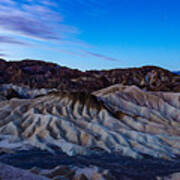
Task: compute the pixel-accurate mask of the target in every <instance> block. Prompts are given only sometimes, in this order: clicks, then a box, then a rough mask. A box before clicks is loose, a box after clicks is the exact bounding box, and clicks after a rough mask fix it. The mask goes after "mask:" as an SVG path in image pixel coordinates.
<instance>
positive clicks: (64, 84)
mask: <svg viewBox="0 0 180 180" xmlns="http://www.w3.org/2000/svg"><path fill="white" fill-rule="evenodd" d="M0 77H1V78H0V84H10V83H12V84H14V85H21V86H28V87H31V88H57V89H59V90H62V91H83V92H93V91H96V90H100V89H103V88H106V87H108V86H111V85H114V84H122V85H136V86H138V87H139V88H141V89H145V90H150V91H174V92H180V76H178V75H177V74H176V73H172V72H170V71H168V70H165V69H162V68H160V67H156V66H144V67H140V68H128V69H112V70H102V71H96V70H92V71H86V72H82V71H80V70H77V69H70V68H67V67H63V66H59V65H57V64H54V63H49V62H44V61H36V60H23V61H14V62H7V61H5V60H3V59H1V60H0Z"/></svg>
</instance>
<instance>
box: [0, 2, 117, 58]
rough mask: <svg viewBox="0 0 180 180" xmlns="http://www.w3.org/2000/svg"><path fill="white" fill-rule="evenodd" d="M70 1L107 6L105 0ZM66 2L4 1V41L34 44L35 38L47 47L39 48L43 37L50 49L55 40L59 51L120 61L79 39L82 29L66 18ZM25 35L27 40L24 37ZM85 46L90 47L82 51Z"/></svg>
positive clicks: (0, 12) (0, 18)
mask: <svg viewBox="0 0 180 180" xmlns="http://www.w3.org/2000/svg"><path fill="white" fill-rule="evenodd" d="M106 1H108V0H105V2H106ZM67 2H69V4H70V3H73V4H79V5H80V6H82V7H83V6H84V7H86V8H88V9H89V10H90V9H92V10H93V9H94V10H95V9H96V8H98V9H101V8H100V7H102V6H103V3H102V2H97V1H95V0H86V1H84V0H74V1H66V3H67ZM63 3H65V0H61V1H50V0H40V1H37V0H22V1H18V0H0V43H6V44H11V45H21V46H27V45H32V44H31V43H32V41H33V43H35V47H36V48H37V49H38V48H39V49H43V47H42V46H39V47H38V43H37V44H36V42H34V40H36V41H42V40H43V41H45V45H46V46H48V47H49V49H50V48H51V49H53V48H52V43H54V46H56V48H57V49H58V51H57V50H55V51H56V52H61V53H64V54H67V55H73V56H78V57H81V58H84V57H86V56H88V57H89V56H91V57H93V58H98V59H101V60H109V61H116V60H117V59H115V58H112V57H108V56H106V55H103V54H100V53H96V51H95V50H93V48H94V47H92V46H91V45H89V44H88V43H86V42H84V41H82V40H79V39H78V38H76V37H77V36H78V35H79V34H80V32H81V30H79V29H78V28H77V27H74V26H72V25H70V24H69V23H68V22H66V21H65V20H64V16H63V15H62V14H61V12H60V9H61V8H59V7H60V6H61V5H63ZM86 8H85V9H86ZM86 10H87V9H86ZM11 12H12V13H11ZM89 12H90V11H89ZM7 32H8V33H10V34H11V36H9V34H7ZM22 37H23V38H22ZM24 37H25V39H26V41H24V40H22V39H24ZM19 39H21V40H19ZM28 41H30V43H28ZM63 45H64V46H65V47H67V48H64V49H63V48H60V47H59V48H58V46H63ZM48 47H47V48H48ZM81 49H88V50H84V51H82V50H81ZM3 55H4V56H5V54H3V53H1V56H3Z"/></svg>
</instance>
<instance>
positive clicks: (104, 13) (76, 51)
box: [0, 0, 180, 70]
mask: <svg viewBox="0 0 180 180" xmlns="http://www.w3.org/2000/svg"><path fill="white" fill-rule="evenodd" d="M0 58H4V59H7V60H21V59H26V58H30V59H39V60H46V61H52V62H55V63H58V64H59V65H63V66H68V67H71V68H78V69H81V70H87V69H112V68H125V67H134V66H143V65H157V66H161V67H164V68H167V69H170V70H180V1H179V0H99V1H97V0H54V1H53V0H51V1H50V0H0Z"/></svg>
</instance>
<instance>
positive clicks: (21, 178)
mask: <svg viewBox="0 0 180 180" xmlns="http://www.w3.org/2000/svg"><path fill="white" fill-rule="evenodd" d="M0 179H1V180H48V179H49V178H46V177H43V176H39V175H35V174H32V173H30V172H28V171H25V170H22V169H18V168H14V167H11V166H8V165H5V164H1V163H0Z"/></svg>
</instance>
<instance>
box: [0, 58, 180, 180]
mask: <svg viewBox="0 0 180 180" xmlns="http://www.w3.org/2000/svg"><path fill="white" fill-rule="evenodd" d="M179 109H180V76H178V75H176V74H174V73H171V72H169V71H167V70H164V69H161V68H158V67H153V66H147V67H142V68H131V69H115V70H109V71H86V72H81V71H79V70H72V69H69V68H66V67H61V66H58V65H56V64H52V63H46V62H42V61H32V60H25V61H21V62H6V61H4V60H0V162H3V163H6V164H9V165H13V166H15V167H19V168H23V169H26V171H24V170H22V171H21V170H20V169H13V168H12V167H9V166H6V165H3V164H0V169H4V170H3V172H4V173H3V172H2V171H0V178H2V179H3V178H4V177H6V179H7V178H11V179H12V177H13V176H14V174H15V173H16V171H17V174H18V178H19V177H24V179H28V176H29V179H37V178H38V177H39V178H41V179H43V178H45V179H54V180H58V179H69V180H70V179H73V180H80V179H82V180H84V179H85V180H86V179H88V180H101V179H127V180H129V179H130V180H131V179H132V180H133V179H137V180H144V179H145V180H146V179H147V180H160V179H162V180H166V179H167V180H168V179H169V180H176V179H178V178H179V177H180V175H179V173H178V172H180V160H179V157H180V143H179V142H180V126H179V122H180V110H179ZM5 172H6V173H5ZM29 172H31V173H34V174H36V175H40V176H38V177H37V176H36V175H33V174H31V173H29ZM11 173H12V174H11ZM13 173H14V174H13ZM43 176H44V177H43ZM15 179H17V177H15ZM20 179H23V178H20Z"/></svg>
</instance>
